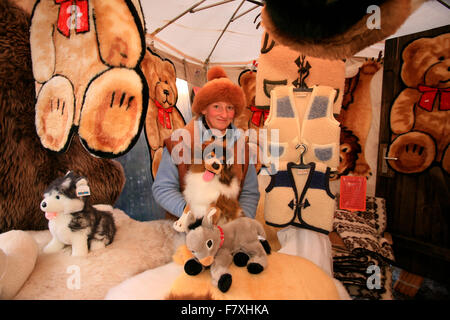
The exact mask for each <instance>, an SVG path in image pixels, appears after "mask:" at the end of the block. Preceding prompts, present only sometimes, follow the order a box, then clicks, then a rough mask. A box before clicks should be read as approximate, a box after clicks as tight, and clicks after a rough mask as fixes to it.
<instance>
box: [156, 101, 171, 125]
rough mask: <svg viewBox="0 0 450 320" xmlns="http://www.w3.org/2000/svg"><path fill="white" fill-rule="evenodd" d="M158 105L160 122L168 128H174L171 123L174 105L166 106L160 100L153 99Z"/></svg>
mask: <svg viewBox="0 0 450 320" xmlns="http://www.w3.org/2000/svg"><path fill="white" fill-rule="evenodd" d="M153 101H154V102H155V104H156V106H157V107H158V121H159V123H160V124H161V125H162V126H163V127H164V128H167V129H172V125H171V124H170V113H171V112H172V111H173V107H170V108H167V109H166V108H164V107H163V106H162V105H161V104H160V103H159V102H158V101H156V100H153Z"/></svg>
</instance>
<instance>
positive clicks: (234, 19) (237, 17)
mask: <svg viewBox="0 0 450 320" xmlns="http://www.w3.org/2000/svg"><path fill="white" fill-rule="evenodd" d="M256 8H259V6H254V7H253V8H250V9H248V10H247V11H245V12H242V13H241V14H240V15H238V16H236V17H234V18H233V20H231V22H234V21H236V20H237V19H239V18H240V17H242V16H245V15H246V14H247V13H249V12H251V11H253V10H255V9H256Z"/></svg>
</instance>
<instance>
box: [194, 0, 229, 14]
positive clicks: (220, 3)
mask: <svg viewBox="0 0 450 320" xmlns="http://www.w3.org/2000/svg"><path fill="white" fill-rule="evenodd" d="M233 1H234V0H225V1H221V2H217V3H213V4H210V5H208V6H204V7H201V8H198V9H192V10H191V11H190V13H195V12H198V11H201V10H205V9H209V8H212V7H217V6H220V5H222V4H225V3H228V2H233Z"/></svg>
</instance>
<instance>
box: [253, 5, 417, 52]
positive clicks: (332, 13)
mask: <svg viewBox="0 0 450 320" xmlns="http://www.w3.org/2000/svg"><path fill="white" fill-rule="evenodd" d="M424 1H425V0H361V1H356V2H355V1H317V2H316V1H306V0H304V1H292V2H285V1H275V0H267V1H266V4H265V6H264V8H263V9H262V13H261V18H262V24H263V26H264V28H265V29H266V31H267V32H268V33H269V34H270V35H271V36H272V37H273V38H274V39H275V41H277V42H279V43H280V44H282V45H285V46H288V47H290V48H291V49H293V50H297V51H300V52H302V53H303V54H306V55H308V56H313V57H318V58H324V59H332V60H338V59H345V58H348V57H351V56H353V55H354V54H355V53H357V52H359V51H361V50H362V49H364V48H367V47H369V46H370V45H372V44H374V43H376V42H378V41H381V40H383V39H385V38H387V37H388V36H390V35H392V34H393V33H395V32H396V31H397V29H398V28H399V27H400V26H401V25H402V24H403V22H404V21H405V20H406V19H407V18H408V17H409V16H410V14H411V13H412V12H413V11H414V10H415V9H417V8H418V7H419V4H421V3H423V2H424ZM370 5H378V6H379V8H380V29H369V28H368V27H367V20H368V19H369V17H370V16H371V13H367V8H368V7H369V6H370ZM294 16H295V19H294Z"/></svg>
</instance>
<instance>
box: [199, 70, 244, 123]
mask: <svg viewBox="0 0 450 320" xmlns="http://www.w3.org/2000/svg"><path fill="white" fill-rule="evenodd" d="M207 79H208V82H207V83H206V84H205V85H204V86H203V87H202V88H201V89H200V90H199V91H198V92H197V94H196V95H195V97H194V102H193V103H192V112H193V113H194V114H195V116H196V117H198V116H200V115H201V114H202V111H203V110H204V109H205V108H206V107H207V106H208V105H210V104H211V103H214V102H219V101H224V102H229V103H231V104H232V105H233V106H234V110H235V115H234V117H235V118H236V117H237V116H239V115H240V114H241V113H242V111H243V110H244V108H245V107H246V99H245V94H244V91H243V90H242V88H241V87H240V86H238V85H237V84H234V83H233V82H232V81H231V80H230V79H228V77H227V74H226V73H225V70H224V69H223V68H222V67H219V66H216V67H213V68H211V69H209V70H208V74H207Z"/></svg>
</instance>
